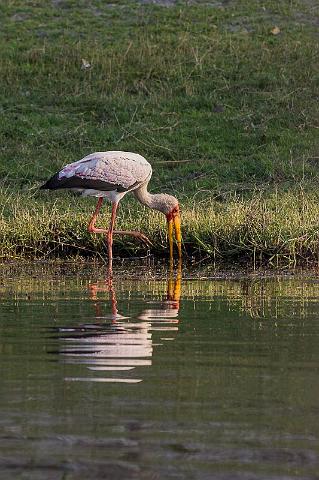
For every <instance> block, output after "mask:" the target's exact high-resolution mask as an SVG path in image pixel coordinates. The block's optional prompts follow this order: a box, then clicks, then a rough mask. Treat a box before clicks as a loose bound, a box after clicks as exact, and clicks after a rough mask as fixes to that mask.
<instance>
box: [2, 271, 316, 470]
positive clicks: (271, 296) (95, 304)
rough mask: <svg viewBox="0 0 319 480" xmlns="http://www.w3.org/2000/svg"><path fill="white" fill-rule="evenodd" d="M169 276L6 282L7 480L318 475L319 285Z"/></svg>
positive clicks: (29, 274) (68, 276)
mask: <svg viewBox="0 0 319 480" xmlns="http://www.w3.org/2000/svg"><path fill="white" fill-rule="evenodd" d="M163 272H164V271H162V274H161V276H162V279H159V280H153V279H152V278H151V277H152V272H150V273H147V272H144V273H143V272H142V273H140V275H139V276H137V277H134V275H131V276H130V275H128V276H127V277H128V278H127V279H126V280H123V279H122V278H121V275H120V272H119V271H118V272H115V278H114V280H113V284H112V285H110V284H108V283H107V282H105V281H104V279H103V271H102V270H101V271H99V270H98V269H95V271H94V272H93V273H92V272H91V271H90V269H88V268H86V270H85V271H84V272H83V273H82V274H78V273H74V274H72V273H70V272H68V268H67V267H65V269H64V270H63V271H61V270H59V272H58V273H57V274H54V267H52V269H51V272H49V273H48V270H46V271H45V272H44V271H41V269H40V270H39V269H37V270H36V271H33V270H32V268H31V267H29V268H28V269H27V270H25V269H23V268H21V269H20V273H16V272H15V273H12V272H11V273H10V272H9V273H8V272H6V273H5V274H3V276H2V280H1V284H0V300H1V303H0V362H1V363H0V365H1V374H0V380H1V382H0V478H1V479H2V478H3V479H32V480H37V479H41V480H42V479H54V480H55V479H59V480H60V479H61V480H62V479H63V480H65V479H100V478H101V479H104V478H107V479H114V480H116V479H125V480H126V479H141V480H143V479H145V480H146V479H147V480H148V479H154V480H156V479H163V480H164V479H165V480H166V479H168V480H169V479H174V480H175V479H201V480H202V479H222V480H224V479H235V480H236V479H244V480H252V479H264V480H266V479H267V480H268V479H282V480H288V479H297V478H298V479H319V420H318V418H319V280H317V279H316V278H315V277H312V278H300V279H295V278H285V279H279V278H265V279H258V278H243V279H238V278H237V279H234V280H225V279H219V280H218V279H215V280H214V279H208V280H196V279H193V280H187V272H186V273H183V278H181V277H180V276H179V275H178V274H176V272H175V275H174V277H172V276H171V277H170V276H169V274H167V275H165V272H164V273H163ZM130 277H131V278H130ZM165 277H166V278H165Z"/></svg>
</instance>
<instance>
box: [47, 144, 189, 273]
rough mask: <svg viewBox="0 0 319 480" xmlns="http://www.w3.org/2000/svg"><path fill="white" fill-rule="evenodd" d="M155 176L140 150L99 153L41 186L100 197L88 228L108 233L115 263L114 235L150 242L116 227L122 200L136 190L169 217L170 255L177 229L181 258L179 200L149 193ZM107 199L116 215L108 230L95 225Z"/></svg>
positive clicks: (141, 197)
mask: <svg viewBox="0 0 319 480" xmlns="http://www.w3.org/2000/svg"><path fill="white" fill-rule="evenodd" d="M151 176H152V167H151V165H150V164H149V162H148V161H147V160H146V159H145V158H144V157H142V156H141V155H139V154H137V153H131V152H120V151H110V152H95V153H91V154H90V155H87V156H86V157H84V158H82V159H81V160H78V161H77V162H73V163H70V164H68V165H66V166H65V167H64V168H62V170H60V171H59V172H57V173H56V174H55V175H53V177H51V178H50V179H49V180H48V181H47V182H46V183H45V184H44V185H42V186H41V187H40V188H41V189H50V190H56V189H59V188H68V189H70V190H75V191H78V192H81V194H82V195H84V196H93V197H98V202H97V205H96V208H95V211H94V213H93V216H92V218H91V220H90V222H89V225H88V231H89V232H91V233H106V235H107V243H108V255H109V260H110V263H111V262H112V244H113V234H120V235H132V236H134V237H136V238H139V239H140V240H142V241H143V242H145V243H150V242H149V240H148V238H147V237H146V236H145V235H143V234H142V233H140V232H136V231H126V230H123V231H121V230H114V224H115V218H116V211H117V207H118V204H119V201H120V200H121V198H123V197H124V195H125V194H126V193H128V192H133V194H134V195H135V197H136V198H137V200H139V202H141V203H142V204H143V205H146V206H147V207H149V208H153V209H155V210H159V211H160V212H162V213H163V214H164V215H165V216H166V219H167V225H168V239H169V250H170V258H172V257H173V242H174V241H173V230H174V229H175V238H176V242H177V248H178V255H179V258H181V256H182V249H181V222H180V210H179V204H178V200H177V199H176V198H175V197H173V196H172V195H167V194H165V193H159V194H155V195H154V194H151V193H149V192H148V191H147V185H148V183H149V181H150V178H151ZM103 198H107V199H108V200H110V201H111V203H112V215H111V221H110V224H109V228H108V229H104V228H97V227H96V226H95V223H96V219H97V216H98V213H99V211H100V208H101V206H102V203H103Z"/></svg>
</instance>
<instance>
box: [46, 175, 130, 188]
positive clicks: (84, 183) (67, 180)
mask: <svg viewBox="0 0 319 480" xmlns="http://www.w3.org/2000/svg"><path fill="white" fill-rule="evenodd" d="M137 184H138V182H136V183H135V184H134V185H132V186H131V187H130V188H124V187H123V186H122V185H115V184H113V183H107V182H103V180H95V179H92V178H85V177H77V176H73V177H61V178H59V173H56V174H55V175H53V177H51V178H50V179H49V180H48V181H47V182H46V183H45V184H44V185H42V186H41V187H40V189H49V190H57V189H58V188H84V189H93V190H101V191H102V192H107V191H112V190H116V191H117V192H127V191H128V190H131V189H132V188H134V187H135V186H136V185H137Z"/></svg>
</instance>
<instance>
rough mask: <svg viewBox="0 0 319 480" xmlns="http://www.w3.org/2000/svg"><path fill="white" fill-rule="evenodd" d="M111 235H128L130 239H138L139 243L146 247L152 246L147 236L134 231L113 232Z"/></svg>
mask: <svg viewBox="0 0 319 480" xmlns="http://www.w3.org/2000/svg"><path fill="white" fill-rule="evenodd" d="M113 233H114V234H117V235H130V236H131V237H135V238H138V239H139V240H141V242H143V243H145V245H147V246H148V247H151V246H152V245H153V244H152V242H151V241H150V240H149V239H148V238H147V236H146V235H144V233H141V232H136V231H135V230H134V231H129V230H114V232H113Z"/></svg>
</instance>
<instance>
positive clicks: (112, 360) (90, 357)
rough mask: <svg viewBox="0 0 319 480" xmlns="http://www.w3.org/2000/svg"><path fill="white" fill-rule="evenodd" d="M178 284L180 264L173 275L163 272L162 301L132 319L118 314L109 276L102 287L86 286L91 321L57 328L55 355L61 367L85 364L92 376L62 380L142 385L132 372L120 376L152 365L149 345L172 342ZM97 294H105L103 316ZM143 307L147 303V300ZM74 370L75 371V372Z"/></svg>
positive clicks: (100, 285)
mask: <svg viewBox="0 0 319 480" xmlns="http://www.w3.org/2000/svg"><path fill="white" fill-rule="evenodd" d="M181 280H182V275H181V264H180V263H179V265H178V268H177V271H176V272H174V270H173V268H172V267H171V268H170V270H169V272H168V279H167V289H166V294H165V295H164V298H163V299H161V300H159V301H157V300H156V301H155V302H154V303H155V306H154V307H152V308H145V309H143V310H142V311H140V312H139V313H137V314H135V315H134V317H133V316H124V315H122V314H121V313H120V312H119V310H118V304H117V298H116V286H115V285H114V280H112V276H110V277H108V278H107V280H106V281H105V282H103V283H102V284H98V283H93V284H91V285H90V286H89V298H90V300H92V304H93V307H94V319H95V321H94V323H88V324H80V325H77V326H74V327H71V328H70V327H68V328H63V327H60V328H58V333H59V340H60V342H61V344H62V345H60V348H59V354H60V356H61V357H63V361H64V363H65V364H68V365H77V366H79V365H81V366H86V368H87V370H86V372H88V371H89V372H90V375H91V376H90V377H87V376H85V377H83V376H79V375H76V376H73V375H72V376H68V377H66V380H70V381H76V380H78V381H96V382H125V383H138V382H141V381H142V378H135V377H134V376H132V375H131V373H130V374H129V375H127V374H126V375H124V376H123V373H124V372H128V371H132V370H134V369H135V368H136V367H142V366H143V367H145V366H150V365H152V356H153V349H154V347H155V346H156V347H160V345H163V344H164V343H165V341H166V340H174V339H175V335H176V333H177V331H178V323H179V319H178V313H179V307H180V299H181ZM101 293H102V294H108V298H109V303H110V311H109V312H103V308H102V307H103V301H101V300H100V298H99V294H101ZM147 303H150V302H149V300H148V301H147ZM152 303H153V301H152ZM158 333H159V338H158ZM154 336H156V343H155V339H154ZM61 357H60V358H61ZM76 371H77V373H78V372H79V369H78V368H77V370H76ZM93 372H94V374H93ZM102 372H104V374H103V376H101V373H102ZM106 372H108V373H107V374H106ZM120 372H121V375H120ZM134 373H135V372H134Z"/></svg>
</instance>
